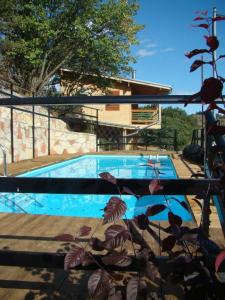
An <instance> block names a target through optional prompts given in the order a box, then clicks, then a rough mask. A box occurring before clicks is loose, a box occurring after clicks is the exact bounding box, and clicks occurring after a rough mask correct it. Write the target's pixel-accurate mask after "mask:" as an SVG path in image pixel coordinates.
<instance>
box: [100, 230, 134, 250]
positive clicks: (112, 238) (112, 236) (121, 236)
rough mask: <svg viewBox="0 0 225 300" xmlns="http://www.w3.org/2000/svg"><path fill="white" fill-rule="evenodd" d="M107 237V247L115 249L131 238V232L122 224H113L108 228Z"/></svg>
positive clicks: (105, 243)
mask: <svg viewBox="0 0 225 300" xmlns="http://www.w3.org/2000/svg"><path fill="white" fill-rule="evenodd" d="M105 237H106V240H105V241H104V247H105V249H107V250H113V249H115V248H117V247H119V246H121V245H122V244H123V243H124V242H125V241H126V240H128V239H129V238H130V233H129V231H128V230H127V229H126V228H125V227H123V226H121V225H111V226H110V227H108V228H107V229H106V231H105Z"/></svg>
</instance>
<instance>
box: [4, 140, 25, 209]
mask: <svg viewBox="0 0 225 300" xmlns="http://www.w3.org/2000/svg"><path fill="white" fill-rule="evenodd" d="M0 149H1V150H2V154H3V176H4V177H6V176H7V160H6V148H5V147H4V146H3V145H2V144H0ZM2 196H3V198H4V202H3V201H0V202H2V203H4V204H5V205H6V206H8V207H12V206H14V207H17V208H18V209H19V210H20V211H22V212H23V213H27V212H26V211H25V209H23V208H22V207H21V206H20V205H18V204H17V203H16V202H15V201H14V199H10V198H5V193H2ZM9 203H10V204H9Z"/></svg>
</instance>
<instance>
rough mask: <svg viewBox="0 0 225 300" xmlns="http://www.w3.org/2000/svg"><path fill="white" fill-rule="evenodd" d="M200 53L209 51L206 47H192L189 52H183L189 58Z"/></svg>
mask: <svg viewBox="0 0 225 300" xmlns="http://www.w3.org/2000/svg"><path fill="white" fill-rule="evenodd" d="M201 53H209V51H208V50H207V49H194V50H192V51H190V52H187V53H186V54H185V56H186V57H188V58H191V57H193V56H195V55H197V54H201Z"/></svg>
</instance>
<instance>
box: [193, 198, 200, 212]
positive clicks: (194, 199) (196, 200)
mask: <svg viewBox="0 0 225 300" xmlns="http://www.w3.org/2000/svg"><path fill="white" fill-rule="evenodd" d="M192 200H193V201H195V203H197V204H198V206H199V207H200V208H201V209H202V204H201V202H200V201H199V200H198V199H197V198H192Z"/></svg>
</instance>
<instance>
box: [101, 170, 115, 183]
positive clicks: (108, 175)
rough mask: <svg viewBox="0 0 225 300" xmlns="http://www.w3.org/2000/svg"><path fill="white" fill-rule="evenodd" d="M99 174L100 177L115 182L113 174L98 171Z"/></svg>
mask: <svg viewBox="0 0 225 300" xmlns="http://www.w3.org/2000/svg"><path fill="white" fill-rule="evenodd" d="M99 176H100V177H101V178H102V179H104V180H106V181H108V182H111V183H113V184H116V182H117V181H116V178H115V177H114V176H113V175H111V174H110V173H109V172H103V173H100V174H99Z"/></svg>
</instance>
